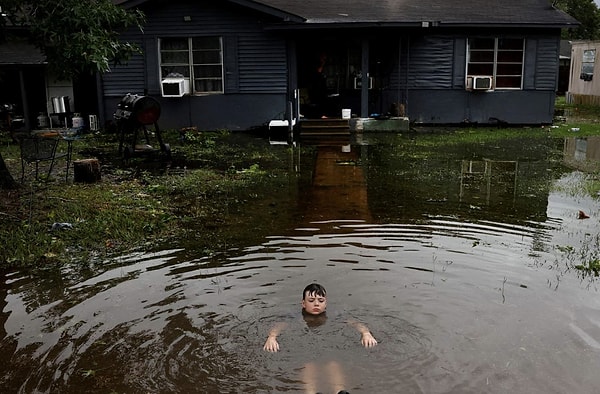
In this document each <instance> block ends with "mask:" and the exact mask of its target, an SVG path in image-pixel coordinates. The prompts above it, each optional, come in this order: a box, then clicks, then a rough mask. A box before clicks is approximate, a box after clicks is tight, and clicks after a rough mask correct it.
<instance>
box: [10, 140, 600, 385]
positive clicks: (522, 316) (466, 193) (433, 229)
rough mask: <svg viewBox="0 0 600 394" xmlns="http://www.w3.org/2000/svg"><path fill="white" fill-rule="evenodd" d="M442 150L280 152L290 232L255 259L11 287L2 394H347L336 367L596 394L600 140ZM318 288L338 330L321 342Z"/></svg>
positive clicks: (178, 254) (283, 227) (166, 263)
mask: <svg viewBox="0 0 600 394" xmlns="http://www.w3.org/2000/svg"><path fill="white" fill-rule="evenodd" d="M435 138H444V137H443V136H431V135H423V136H420V135H414V136H410V137H406V136H397V135H394V134H386V135H376V134H365V135H362V136H359V138H353V140H352V141H340V142H339V143H330V144H321V145H319V146H314V147H312V148H311V149H312V150H311V152H313V153H312V154H311V155H310V159H308V160H307V159H306V156H301V155H300V154H296V152H297V151H298V152H299V150H300V149H301V148H302V147H298V146H296V147H288V146H281V145H273V146H272V149H280V150H289V151H290V154H289V155H288V156H287V157H288V160H289V163H287V164H288V167H289V173H288V175H287V176H288V178H289V182H288V185H289V189H288V190H278V191H273V194H272V197H271V200H270V201H268V204H270V205H272V206H273V205H277V204H286V207H287V214H286V215H281V217H271V218H270V220H271V221H272V222H275V225H272V226H271V227H270V228H274V229H277V230H272V233H269V234H257V236H256V240H255V241H253V242H252V243H251V244H250V245H230V247H229V248H228V249H227V250H223V251H221V252H220V253H217V254H213V255H210V256H206V255H203V252H202V251H200V250H194V246H193V242H191V241H190V240H186V242H182V244H181V245H171V246H170V247H169V248H168V249H165V250H159V251H151V252H150V251H149V252H146V253H133V254H131V255H125V256H120V257H119V258H116V259H110V260H107V261H105V262H102V263H97V264H95V265H94V266H93V267H90V268H89V269H87V270H85V271H82V270H80V269H77V268H76V267H65V268H64V269H63V270H61V271H60V272H53V273H50V274H48V275H47V276H44V275H35V276H33V275H30V274H27V273H23V272H12V273H8V274H6V276H5V277H4V278H3V280H2V284H1V285H0V296H1V297H0V299H1V300H2V301H1V302H0V305H1V306H2V311H1V314H0V322H1V323H2V324H1V326H0V327H1V331H0V335H1V342H0V350H1V351H2V357H1V358H0V370H1V372H2V373H1V375H0V387H1V388H2V390H1V391H2V392H3V393H13V392H14V393H17V392H19V393H81V392H96V393H111V392H114V393H275V392H287V393H303V392H305V389H306V387H307V386H306V384H307V383H308V382H307V377H306V376H307V374H308V373H309V372H310V371H313V373H314V376H313V377H314V380H315V387H316V389H317V390H319V391H321V392H323V393H330V392H334V391H333V390H334V389H335V388H333V387H331V385H332V383H333V380H334V374H333V373H332V372H331V366H332V362H336V363H337V365H338V366H339V370H340V374H341V375H342V376H341V379H342V380H343V386H344V388H345V389H346V390H348V391H349V392H350V393H507V392H512V393H595V392H598V387H600V373H599V371H600V285H599V282H598V279H597V278H596V277H595V276H594V275H593V273H591V274H589V275H588V274H586V272H585V271H582V270H578V269H576V268H574V267H575V266H576V265H578V264H583V263H586V262H589V261H593V260H594V259H595V260H596V261H597V260H598V243H599V242H598V237H599V236H598V234H599V233H600V231H599V230H600V224H599V221H598V218H599V216H600V202H599V199H598V197H596V196H589V195H586V194H585V193H582V192H581V189H580V188H578V187H576V186H577V185H579V184H581V183H582V182H585V181H586V180H587V179H588V175H586V172H585V171H589V170H590V169H595V168H597V164H598V161H600V154H598V152H599V151H600V149H599V148H600V141H599V140H598V139H595V138H587V139H576V138H572V139H566V140H557V139H544V138H541V139H540V138H535V139H534V138H532V139H524V140H522V141H516V142H515V141H514V140H513V141H510V142H508V143H501V142H495V143H493V144H484V143H481V144H474V143H473V144H463V145H451V146H442V147H439V145H440V144H439V140H438V143H437V145H435V144H434V145H430V144H427V143H421V142H422V141H423V140H426V141H434V140H435ZM265 143H266V144H268V141H265ZM435 146H437V147H438V148H435ZM432 150H436V151H435V152H432ZM282 196H283V197H282ZM277 199H280V200H281V201H276V200H277ZM284 200H285V201H284ZM580 210H581V211H583V212H585V213H586V214H587V215H588V216H590V217H589V218H587V219H579V218H578V212H579V211H580ZM244 215H246V217H244V220H246V223H248V226H252V225H253V220H254V221H256V220H259V219H257V218H261V219H260V220H264V213H259V212H255V211H253V210H252V209H248V212H245V213H244ZM278 221H280V222H278ZM198 237H201V234H198ZM314 281H316V282H319V283H321V284H323V285H324V286H325V287H326V288H327V290H328V318H327V322H326V324H323V325H321V326H318V327H308V326H307V324H306V323H305V322H304V321H303V319H302V316H301V313H300V301H301V292H302V289H303V288H304V286H305V285H307V284H309V283H311V282H314ZM349 318H352V319H356V320H359V321H362V322H364V323H365V324H367V325H368V326H369V328H370V329H371V331H372V333H373V335H374V336H375V338H376V339H377V340H378V341H379V345H378V346H376V347H375V348H372V349H365V348H363V347H362V346H361V345H360V341H359V335H358V334H357V333H356V331H354V329H353V328H352V327H350V326H349V325H348V324H346V321H347V319H349ZM280 321H286V322H288V323H289V324H288V327H287V328H286V329H285V330H284V331H283V332H282V333H281V335H280V337H279V343H280V346H281V350H280V351H279V352H278V353H266V352H264V351H263V350H262V346H263V343H264V340H265V339H266V336H267V333H268V331H269V329H270V328H271V326H272V325H274V324H276V323H277V322H280ZM336 390H337V389H336ZM336 392H337V391H336Z"/></svg>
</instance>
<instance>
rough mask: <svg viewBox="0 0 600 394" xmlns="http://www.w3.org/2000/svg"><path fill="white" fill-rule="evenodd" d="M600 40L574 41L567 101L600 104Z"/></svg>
mask: <svg viewBox="0 0 600 394" xmlns="http://www.w3.org/2000/svg"><path fill="white" fill-rule="evenodd" d="M598 56H600V41H574V42H573V43H572V49H571V74H570V78H569V91H568V92H567V102H568V103H570V104H587V105H600V67H598V66H597V65H596V63H597V62H596V60H598Z"/></svg>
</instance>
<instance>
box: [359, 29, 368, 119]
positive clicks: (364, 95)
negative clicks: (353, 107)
mask: <svg viewBox="0 0 600 394" xmlns="http://www.w3.org/2000/svg"><path fill="white" fill-rule="evenodd" d="M361 70H362V71H361V76H360V77H361V81H362V83H361V89H360V117H361V118H368V117H369V40H367V39H364V40H363V41H362V64H361Z"/></svg>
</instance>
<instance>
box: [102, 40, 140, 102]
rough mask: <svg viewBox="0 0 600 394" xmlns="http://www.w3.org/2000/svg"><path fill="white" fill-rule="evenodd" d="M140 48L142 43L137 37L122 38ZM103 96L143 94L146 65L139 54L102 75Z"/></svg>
mask: <svg viewBox="0 0 600 394" xmlns="http://www.w3.org/2000/svg"><path fill="white" fill-rule="evenodd" d="M123 38H124V39H125V40H127V41H129V42H131V43H135V44H136V45H138V46H139V47H140V48H143V47H144V43H143V41H142V40H141V39H139V38H137V37H131V36H129V37H127V36H125V37H123ZM102 82H103V89H104V95H105V96H107V97H122V96H123V95H125V94H126V93H143V92H144V89H145V88H146V63H145V60H144V56H143V55H141V54H138V55H134V56H133V57H132V58H131V59H130V60H129V61H128V62H127V63H126V64H120V65H114V66H112V67H111V71H110V72H108V73H105V74H103V75H102Z"/></svg>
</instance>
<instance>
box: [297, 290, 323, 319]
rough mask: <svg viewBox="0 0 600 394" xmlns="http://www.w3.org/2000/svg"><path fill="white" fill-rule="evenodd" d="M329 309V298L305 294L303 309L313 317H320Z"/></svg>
mask: <svg viewBox="0 0 600 394" xmlns="http://www.w3.org/2000/svg"><path fill="white" fill-rule="evenodd" d="M326 307H327V297H324V296H320V295H317V294H315V293H309V292H306V293H304V299H303V300H302V309H304V311H305V312H306V313H309V314H311V315H320V314H321V313H323V312H325V308H326Z"/></svg>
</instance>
